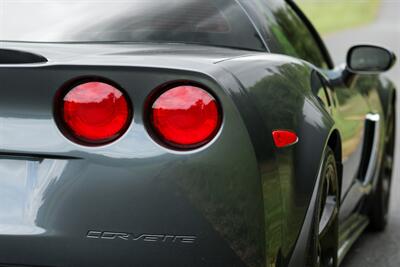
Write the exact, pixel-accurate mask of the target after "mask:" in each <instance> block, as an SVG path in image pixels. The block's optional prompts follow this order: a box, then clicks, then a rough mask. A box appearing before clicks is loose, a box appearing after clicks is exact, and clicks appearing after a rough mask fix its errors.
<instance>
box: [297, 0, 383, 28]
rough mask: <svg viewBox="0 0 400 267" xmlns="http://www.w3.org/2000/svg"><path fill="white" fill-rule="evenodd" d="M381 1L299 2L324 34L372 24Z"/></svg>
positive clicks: (323, 0)
mask: <svg viewBox="0 0 400 267" xmlns="http://www.w3.org/2000/svg"><path fill="white" fill-rule="evenodd" d="M380 2H381V0H298V1H297V3H298V5H299V6H300V8H301V9H302V10H303V11H304V12H305V13H306V15H307V16H308V18H309V19H310V20H311V22H312V23H313V24H314V26H315V27H316V28H317V30H318V31H319V32H320V33H322V34H327V33H332V32H336V31H340V30H345V29H348V28H353V27H357V26H361V25H364V24H367V23H369V22H372V21H373V20H374V19H375V18H376V16H377V14H378V11H379V6H380Z"/></svg>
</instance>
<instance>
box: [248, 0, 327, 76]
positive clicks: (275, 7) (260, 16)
mask: <svg viewBox="0 0 400 267" xmlns="http://www.w3.org/2000/svg"><path fill="white" fill-rule="evenodd" d="M241 1H242V3H243V5H244V6H245V7H246V9H247V10H248V11H249V13H251V14H252V17H253V18H254V19H255V20H256V21H257V24H259V25H260V29H261V34H262V35H263V37H264V39H265V40H266V42H267V45H268V46H269V47H270V49H271V52H275V53H282V54H286V55H289V56H294V57H298V58H301V59H304V60H306V61H308V62H310V63H312V64H314V65H315V66H317V67H321V68H326V67H328V64H327V63H326V61H325V59H324V56H323V54H322V52H321V50H320V47H319V46H318V44H317V42H316V40H315V39H314V36H313V35H312V34H311V32H310V31H309V29H308V28H307V27H306V25H305V24H304V23H303V21H302V20H301V19H300V18H299V17H298V16H297V14H296V13H295V12H294V11H293V10H292V8H291V7H290V6H289V5H288V4H286V3H285V1H283V0H252V1H249V0H241Z"/></svg>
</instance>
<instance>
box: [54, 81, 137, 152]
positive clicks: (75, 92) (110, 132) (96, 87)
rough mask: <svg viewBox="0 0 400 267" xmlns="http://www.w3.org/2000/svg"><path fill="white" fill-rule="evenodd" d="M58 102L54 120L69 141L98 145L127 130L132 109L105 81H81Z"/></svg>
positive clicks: (112, 139)
mask: <svg viewBox="0 0 400 267" xmlns="http://www.w3.org/2000/svg"><path fill="white" fill-rule="evenodd" d="M61 97H62V99H60V101H58V105H57V106H58V108H59V114H58V120H59V122H60V123H61V124H62V130H63V132H64V134H65V135H66V136H67V137H68V138H70V139H71V140H72V141H75V142H77V143H80V144H83V145H88V146H99V145H104V144H107V143H110V142H112V141H115V140H116V139H118V138H119V137H121V136H122V135H123V134H124V133H125V131H126V130H127V128H128V126H129V124H130V122H131V117H132V108H131V106H130V103H129V101H128V98H127V96H125V94H124V93H123V92H122V91H121V90H120V89H118V88H116V87H115V86H113V85H111V84H108V83H105V82H98V81H93V82H85V83H82V84H78V85H77V86H75V87H73V88H71V89H70V90H69V91H67V92H66V94H64V95H62V96H61Z"/></svg>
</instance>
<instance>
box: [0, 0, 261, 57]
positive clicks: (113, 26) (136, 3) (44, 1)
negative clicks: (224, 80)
mask: <svg viewBox="0 0 400 267" xmlns="http://www.w3.org/2000/svg"><path fill="white" fill-rule="evenodd" d="M0 40H3V41H27V42H157V43H158V42H177V43H195V44H208V45H216V46H227V47H235V48H243V49H249V50H262V51H265V47H264V45H263V42H262V41H261V39H260V38H259V36H258V34H257V31H256V29H255V28H254V26H253V24H252V23H251V20H250V19H249V18H248V17H247V15H246V13H245V12H244V11H243V9H242V8H241V7H240V6H239V5H238V4H237V3H236V1H232V0H125V1H119V0H108V1H104V0H69V1H68V0H0Z"/></svg>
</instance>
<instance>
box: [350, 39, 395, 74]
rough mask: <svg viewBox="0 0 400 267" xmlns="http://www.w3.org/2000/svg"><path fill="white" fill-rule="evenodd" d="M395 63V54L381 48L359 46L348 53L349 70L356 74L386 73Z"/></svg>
mask: <svg viewBox="0 0 400 267" xmlns="http://www.w3.org/2000/svg"><path fill="white" fill-rule="evenodd" d="M395 63H396V56H395V54H394V53H393V52H391V51H389V50H387V49H385V48H383V47H379V46H373V45H357V46H353V47H352V48H351V49H350V50H349V52H348V53H347V69H348V71H350V72H351V73H355V74H363V73H372V74H374V73H381V72H385V71H388V70H390V69H391V68H392V67H393V65H394V64H395Z"/></svg>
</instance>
